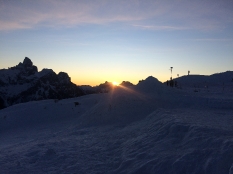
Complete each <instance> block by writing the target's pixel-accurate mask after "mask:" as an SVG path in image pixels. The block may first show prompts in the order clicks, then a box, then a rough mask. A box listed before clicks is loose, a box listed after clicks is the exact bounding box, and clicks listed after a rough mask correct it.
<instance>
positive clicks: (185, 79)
mask: <svg viewBox="0 0 233 174" xmlns="http://www.w3.org/2000/svg"><path fill="white" fill-rule="evenodd" d="M174 80H176V81H177V82H178V85H181V86H183V87H193V86H199V87H206V86H222V85H225V86H229V85H233V71H226V72H221V73H216V74H212V75H210V76H207V75H186V76H182V77H179V78H176V79H174Z"/></svg>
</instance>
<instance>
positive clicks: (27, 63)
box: [23, 57, 33, 67]
mask: <svg viewBox="0 0 233 174" xmlns="http://www.w3.org/2000/svg"><path fill="white" fill-rule="evenodd" d="M23 65H24V66H25V67H31V66H32V65H33V63H32V61H31V59H29V58H28V57H25V59H24V60H23Z"/></svg>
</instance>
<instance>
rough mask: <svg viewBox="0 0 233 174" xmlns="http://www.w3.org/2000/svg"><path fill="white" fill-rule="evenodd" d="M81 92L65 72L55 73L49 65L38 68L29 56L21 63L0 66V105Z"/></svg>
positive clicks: (58, 97) (66, 95)
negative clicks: (8, 66) (3, 67)
mask: <svg viewBox="0 0 233 174" xmlns="http://www.w3.org/2000/svg"><path fill="white" fill-rule="evenodd" d="M81 95H84V92H83V90H82V89H81V88H79V87H78V86H76V85H75V84H74V83H72V82H71V81H70V77H69V76H68V74H67V73H65V72H59V73H58V74H56V73H55V72H54V71H53V70H52V69H43V70H42V71H40V72H38V70H37V67H36V66H35V65H33V63H32V61H31V60H30V59H29V58H28V57H25V59H24V60H23V63H21V62H20V63H19V64H18V65H16V66H14V67H11V68H8V69H1V70H0V109H2V108H5V107H8V106H10V105H13V104H17V103H22V102H28V101H34V100H44V99H64V98H71V97H77V96H81Z"/></svg>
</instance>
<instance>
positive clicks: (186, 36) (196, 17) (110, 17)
mask: <svg viewBox="0 0 233 174" xmlns="http://www.w3.org/2000/svg"><path fill="white" fill-rule="evenodd" d="M24 57H29V58H30V59H31V60H32V62H33V64H34V65H36V66H37V67H38V70H39V71H41V70H42V69H43V68H49V69H53V70H54V71H55V72H56V73H59V72H61V71H62V72H66V73H68V75H69V76H70V77H71V81H72V82H73V83H75V84H77V85H91V86H95V85H99V84H100V83H104V82H105V81H110V82H112V81H116V82H119V83H120V82H122V81H130V82H132V83H134V84H137V83H138V81H139V80H142V79H145V78H147V77H148V76H154V77H156V78H157V79H158V80H160V81H162V82H164V81H166V80H168V79H170V77H171V75H172V77H173V78H174V77H177V75H178V74H179V76H183V75H187V74H188V71H190V74H202V75H211V74H213V73H219V72H225V71H228V70H231V71H232V70H233V1H232V0H221V1H220V0H195V1H191V0H127V1H126V0H117V1H116V0H35V1H31V0H0V69H3V68H8V67H12V66H15V65H17V64H18V63H19V62H23V59H24ZM170 67H173V70H172V74H171V71H170Z"/></svg>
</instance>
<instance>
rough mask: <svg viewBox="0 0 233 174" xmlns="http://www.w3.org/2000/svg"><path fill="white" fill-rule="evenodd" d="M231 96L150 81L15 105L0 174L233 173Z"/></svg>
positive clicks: (2, 133) (1, 131) (0, 125)
mask: <svg viewBox="0 0 233 174" xmlns="http://www.w3.org/2000/svg"><path fill="white" fill-rule="evenodd" d="M227 96H228V97H227ZM229 96H231V94H229V95H225V94H223V95H220V94H218V95H212V94H211V93H198V94H197V93H194V92H191V93H190V92H189V91H182V90H179V89H175V88H171V87H167V86H166V85H163V84H161V83H160V82H159V81H157V80H156V79H155V78H153V77H149V78H148V79H146V80H145V81H142V82H140V83H139V84H138V85H137V86H136V87H118V88H114V90H113V91H111V92H110V93H105V94H94V95H88V96H82V97H78V98H72V99H66V100H60V101H58V100H44V101H37V102H28V103H23V104H18V105H14V106H11V107H8V108H6V109H3V110H0V140H1V141H0V152H1V153H0V166H1V168H0V173H32V172H33V173H165V174H166V173H177V174H178V173H198V174H199V173H213V174H215V173H216V174H219V173H233V157H232V152H233V138H232V132H233V127H232V125H233V117H232V116H233V108H232V98H231V97H229ZM75 102H78V103H79V105H77V106H75V104H74V103H75Z"/></svg>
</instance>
